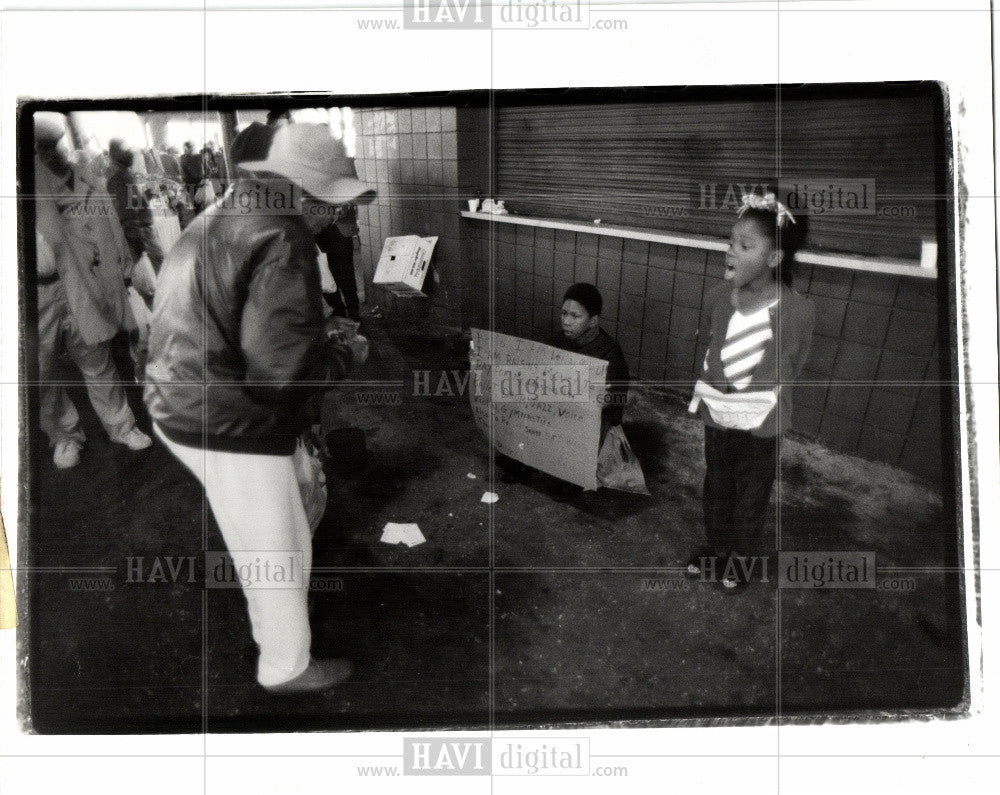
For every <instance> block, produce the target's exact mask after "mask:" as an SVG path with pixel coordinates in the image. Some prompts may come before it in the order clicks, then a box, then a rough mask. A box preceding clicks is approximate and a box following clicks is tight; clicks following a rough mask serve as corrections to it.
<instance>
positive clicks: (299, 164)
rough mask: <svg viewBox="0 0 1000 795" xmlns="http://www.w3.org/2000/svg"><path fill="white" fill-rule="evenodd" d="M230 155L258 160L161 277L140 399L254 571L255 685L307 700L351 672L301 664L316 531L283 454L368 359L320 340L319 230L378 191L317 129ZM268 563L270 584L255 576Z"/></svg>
mask: <svg viewBox="0 0 1000 795" xmlns="http://www.w3.org/2000/svg"><path fill="white" fill-rule="evenodd" d="M233 149H234V150H236V151H237V153H238V159H240V160H242V159H243V158H244V157H252V158H255V159H253V160H248V161H244V162H241V163H240V164H239V166H240V169H241V170H242V171H243V172H245V173H242V174H241V175H240V177H239V178H238V179H237V180H236V181H235V182H234V183H233V186H232V189H231V191H230V192H227V194H226V195H225V196H224V197H223V198H222V199H221V200H219V201H217V202H216V203H215V204H213V205H211V206H210V207H209V208H208V209H206V210H205V212H203V213H202V214H201V215H200V216H199V217H198V218H196V219H195V220H194V221H193V222H192V223H191V224H190V226H188V228H187V229H186V230H185V231H184V233H183V234H182V235H181V237H180V239H179V240H178V241H177V243H175V244H174V246H173V248H172V249H171V250H170V252H169V253H168V254H167V255H166V258H165V259H164V262H163V267H162V269H161V270H160V274H159V277H158V280H157V287H156V298H155V300H154V303H153V320H152V331H151V334H150V340H149V361H148V364H147V367H146V393H145V400H146V404H147V405H148V407H149V411H150V414H151V415H152V417H153V420H154V428H155V431H156V434H157V436H159V437H160V439H161V440H162V441H163V442H164V444H166V445H167V447H168V448H169V449H170V451H171V452H172V453H173V454H174V455H175V456H176V457H177V458H178V459H179V460H180V461H181V462H182V463H183V464H184V465H185V466H187V467H188V468H189V469H190V470H191V471H192V472H193V473H194V474H195V476H196V477H197V478H198V479H199V480H200V481H201V483H202V484H203V485H204V487H205V493H206V496H207V498H208V502H209V504H210V505H211V507H212V512H213V513H214V514H215V518H216V521H217V523H218V525H219V529H220V530H221V532H222V537H223V539H224V540H225V542H226V547H227V549H228V551H229V555H230V557H231V558H232V564H233V570H235V571H239V572H247V573H248V574H249V575H250V576H249V577H248V578H247V579H246V580H245V579H244V578H243V577H242V576H241V577H240V583H241V585H242V586H243V593H244V596H245V597H246V600H247V607H248V611H249V614H250V623H251V626H252V630H253V638H254V640H255V641H256V643H257V646H258V648H259V650H260V656H259V658H258V661H257V681H258V682H259V683H260V684H261V685H262V686H264V687H265V688H266V689H268V690H269V691H270V692H272V693H275V694H288V693H306V692H314V691H319V690H325V689H327V688H330V687H333V686H335V685H337V684H339V683H340V682H342V681H343V680H344V679H346V678H347V677H348V676H350V674H351V671H352V665H351V663H350V662H349V661H348V660H345V659H328V660H318V659H314V658H312V657H311V655H310V643H311V635H310V628H309V617H308V610H307V595H308V591H307V589H308V584H309V575H310V569H311V562H312V537H311V528H310V525H309V522H308V519H307V515H306V510H305V506H304V504H303V500H302V496H301V494H300V491H299V483H298V481H297V478H296V469H295V466H294V463H293V455H295V454H297V453H296V450H297V447H296V446H297V443H298V438H299V434H300V433H301V432H302V431H303V430H305V429H306V428H308V427H309V426H310V425H311V424H312V422H313V421H314V418H313V417H311V416H303V413H304V412H303V407H306V406H309V405H310V404H312V403H313V401H312V400H311V398H312V397H313V396H314V395H315V394H316V393H317V392H321V391H322V389H323V387H322V385H323V384H324V383H326V382H328V381H331V380H333V379H335V378H341V377H343V376H344V375H345V374H346V372H347V371H348V369H349V368H350V366H351V365H352V364H353V363H358V362H360V361H363V360H364V359H365V357H366V356H367V341H365V340H364V338H363V337H359V338H357V340H356V341H352V342H351V343H348V344H338V343H335V342H333V341H331V340H329V339H328V338H327V335H326V333H325V328H324V319H323V310H322V297H321V291H320V281H319V271H318V269H317V267H316V246H315V243H314V234H315V231H316V224H319V223H327V222H328V221H327V218H328V217H329V214H330V213H333V212H334V211H335V205H337V204H338V203H340V202H351V201H359V200H360V201H371V199H372V198H373V197H374V195H375V192H374V191H373V190H372V189H371V188H370V187H369V186H368V185H365V184H364V183H362V182H360V181H359V180H358V179H357V175H356V174H355V173H354V169H353V165H352V164H351V163H350V161H349V160H348V159H347V158H346V157H345V156H343V154H342V147H338V145H337V143H336V141H334V140H333V138H332V137H331V134H330V130H329V128H327V127H323V126H320V125H294V124H292V125H289V126H288V127H284V128H282V129H279V130H277V131H275V132H274V134H273V136H272V135H271V134H270V132H269V131H267V132H265V133H263V134H262V132H261V130H260V129H258V128H257V127H253V126H251V128H250V129H249V130H245V131H244V132H243V133H241V134H240V136H237V140H236V141H234V146H233ZM303 192H305V194H307V195H306V196H304V197H303V195H302V194H303ZM317 385H319V386H317ZM268 564H270V565H268ZM279 567H280V568H281V570H282V574H283V580H282V582H281V583H279V584H278V585H277V587H276V586H275V583H274V582H258V581H257V580H256V579H255V578H258V577H260V576H264V577H265V578H266V577H267V576H268V575H267V574H266V573H265V574H263V575H262V574H261V573H262V572H268V571H270V572H274V571H277V569H278V568H279Z"/></svg>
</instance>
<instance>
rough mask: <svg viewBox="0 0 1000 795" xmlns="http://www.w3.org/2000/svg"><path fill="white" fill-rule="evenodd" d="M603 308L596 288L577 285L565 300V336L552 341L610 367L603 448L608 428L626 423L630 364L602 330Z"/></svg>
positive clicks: (615, 343) (602, 439) (563, 332)
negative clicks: (624, 416) (625, 414)
mask: <svg viewBox="0 0 1000 795" xmlns="http://www.w3.org/2000/svg"><path fill="white" fill-rule="evenodd" d="M603 307H604V299H603V298H601V293H600V292H599V291H598V289H597V288H596V287H594V285H592V284H587V283H586V282H580V283H578V284H574V285H573V286H572V287H570V288H569V289H568V290H567V291H566V294H565V295H564V296H563V305H562V333H561V334H559V335H558V336H557V337H556V338H555V339H553V340H552V345H553V346H554V347H556V348H562V349H563V350H564V351H573V352H574V353H582V354H583V355H584V356H592V357H594V358H595V359H603V360H604V361H606V362H607V363H608V370H607V374H606V375H605V383H606V384H607V395H606V397H605V400H606V403H605V406H604V408H603V409H602V410H601V443H602V444H603V443H604V437H605V436H606V435H607V433H608V428H611V427H613V426H615V425H621V423H622V415H623V414H624V413H625V401H626V400H627V399H628V382H629V372H628V364H627V363H626V361H625V356H624V355H623V354H622V349H621V347H620V346H619V345H618V343H617V342H615V339H614V337H612V336H611V335H610V334H608V332H606V331H605V330H604V329H602V328H601V309H603Z"/></svg>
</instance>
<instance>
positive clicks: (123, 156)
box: [108, 138, 135, 168]
mask: <svg viewBox="0 0 1000 795" xmlns="http://www.w3.org/2000/svg"><path fill="white" fill-rule="evenodd" d="M108 157H110V158H111V160H112V162H114V163H117V164H118V165H119V166H125V167H126V168H128V167H129V166H131V165H132V162H133V160H134V159H135V155H134V154H133V152H132V150H131V149H129V148H128V144H126V143H125V141H123V140H122V139H121V138H112V139H111V140H110V141H108Z"/></svg>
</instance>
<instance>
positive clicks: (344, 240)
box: [320, 227, 361, 320]
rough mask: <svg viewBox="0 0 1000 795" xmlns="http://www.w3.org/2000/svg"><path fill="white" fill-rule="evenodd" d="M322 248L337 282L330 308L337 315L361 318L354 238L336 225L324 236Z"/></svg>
mask: <svg viewBox="0 0 1000 795" xmlns="http://www.w3.org/2000/svg"><path fill="white" fill-rule="evenodd" d="M320 248H322V249H323V253H324V254H326V261H327V264H328V265H329V266H330V274H331V275H332V276H333V280H334V281H335V282H336V283H337V292H335V293H334V294H333V295H332V296H330V308H331V309H333V313H334V314H335V315H340V316H341V317H349V318H351V320H360V319H361V312H360V305H359V303H358V283H357V282H356V281H355V280H354V238H353V237H344V236H343V235H342V234H340V232H339V231H337V229H336V227H334V229H333V230H332V231H331V232H330V233H329V234H327V235H325V236H324V237H323V240H322V243H321V246H320Z"/></svg>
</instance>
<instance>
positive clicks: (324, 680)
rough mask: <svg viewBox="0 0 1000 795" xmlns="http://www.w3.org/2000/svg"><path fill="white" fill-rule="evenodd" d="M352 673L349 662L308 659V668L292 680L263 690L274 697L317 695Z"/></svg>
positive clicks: (352, 667) (351, 665)
mask: <svg viewBox="0 0 1000 795" xmlns="http://www.w3.org/2000/svg"><path fill="white" fill-rule="evenodd" d="M352 673H354V665H353V664H352V663H351V661H350V660H341V659H334V660H316V659H310V660H309V665H308V667H307V668H306V669H305V670H304V671H303V672H302V673H300V674H299V675H298V676H296V677H295V678H294V679H289V680H288V681H287V682H282V683H281V684H280V685H273V686H272V687H265V688H264V689H265V690H267V692H268V693H273V694H274V695H276V696H288V695H295V694H297V693H318V692H320V691H322V690H329V689H330V688H331V687H336V686H337V685H339V684H340V683H341V682H343V681H344V680H345V679H347V678H348V677H349V676H350V675H351V674H352Z"/></svg>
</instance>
